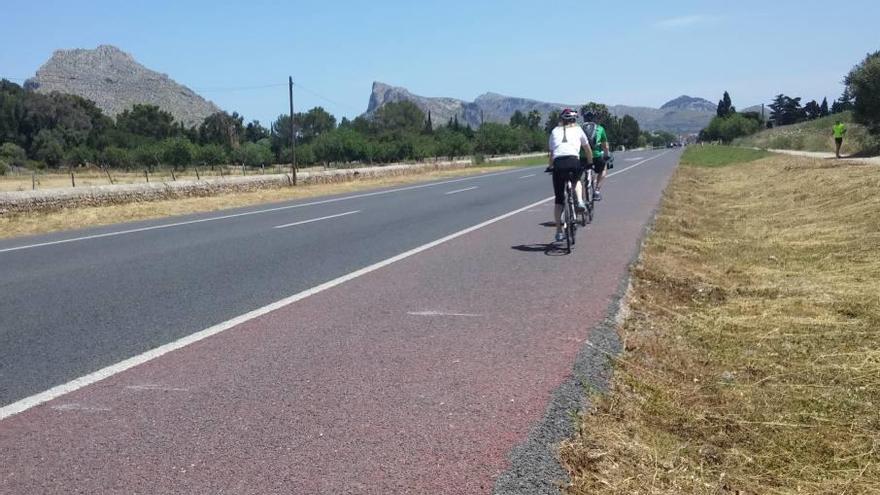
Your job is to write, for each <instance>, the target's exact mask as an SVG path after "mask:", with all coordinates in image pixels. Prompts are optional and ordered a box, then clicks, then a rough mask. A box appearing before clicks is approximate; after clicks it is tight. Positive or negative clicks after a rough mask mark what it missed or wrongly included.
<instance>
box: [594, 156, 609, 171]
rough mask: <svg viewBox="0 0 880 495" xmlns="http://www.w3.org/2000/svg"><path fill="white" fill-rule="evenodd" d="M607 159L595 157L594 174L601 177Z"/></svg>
mask: <svg viewBox="0 0 880 495" xmlns="http://www.w3.org/2000/svg"><path fill="white" fill-rule="evenodd" d="M605 165H606V163H605V157H604V156H600V157H599V158H596V157H595V156H594V157H593V172H596V175H599V176H601V175H602V172H604V171H605Z"/></svg>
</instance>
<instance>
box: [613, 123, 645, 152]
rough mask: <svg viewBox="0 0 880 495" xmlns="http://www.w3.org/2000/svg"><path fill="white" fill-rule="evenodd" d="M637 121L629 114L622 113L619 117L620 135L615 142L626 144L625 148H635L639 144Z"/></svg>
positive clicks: (639, 132) (639, 131)
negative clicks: (621, 116) (620, 117)
mask: <svg viewBox="0 0 880 495" xmlns="http://www.w3.org/2000/svg"><path fill="white" fill-rule="evenodd" d="M640 134H641V130H640V129H639V122H638V121H637V120H636V119H635V118H633V117H632V116H631V115H624V116H623V118H622V119H620V135H619V136H618V141H617V142H616V143H617V144H621V145H623V146H626V147H627V148H635V147H637V146H638V144H639V135H640Z"/></svg>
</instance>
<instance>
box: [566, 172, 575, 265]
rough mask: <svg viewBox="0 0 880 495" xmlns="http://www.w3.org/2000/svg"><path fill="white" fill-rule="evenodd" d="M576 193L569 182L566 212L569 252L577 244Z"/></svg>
mask: <svg viewBox="0 0 880 495" xmlns="http://www.w3.org/2000/svg"><path fill="white" fill-rule="evenodd" d="M573 193H574V191H573V190H572V187H571V182H569V186H568V200H567V201H566V202H565V210H566V212H567V213H566V216H567V217H568V222H566V224H565V231H566V236H565V237H566V239H568V252H571V246H574V243H575V231H576V230H577V225H576V222H577V216H576V213H575V210H574V195H573Z"/></svg>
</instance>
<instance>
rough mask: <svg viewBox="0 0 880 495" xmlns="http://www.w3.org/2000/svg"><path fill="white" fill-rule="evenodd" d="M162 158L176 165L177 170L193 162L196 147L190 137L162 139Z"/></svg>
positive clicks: (169, 163) (165, 161)
mask: <svg viewBox="0 0 880 495" xmlns="http://www.w3.org/2000/svg"><path fill="white" fill-rule="evenodd" d="M160 149H161V160H162V161H163V162H164V163H167V164H168V165H171V166H173V167H174V169H175V170H177V169H181V168H186V166H187V165H189V164H190V163H192V161H193V156H194V155H195V149H194V148H193V145H192V143H190V142H189V139H186V138H182V137H179V138H172V139H166V140H165V141H162V143H161V145H160Z"/></svg>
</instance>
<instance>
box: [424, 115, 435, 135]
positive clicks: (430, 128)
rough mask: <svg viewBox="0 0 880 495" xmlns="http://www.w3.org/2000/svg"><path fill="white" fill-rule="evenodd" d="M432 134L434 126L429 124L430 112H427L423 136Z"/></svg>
mask: <svg viewBox="0 0 880 495" xmlns="http://www.w3.org/2000/svg"><path fill="white" fill-rule="evenodd" d="M433 133H434V124H433V123H432V122H431V111H430V110H428V119H427V120H425V134H433Z"/></svg>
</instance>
